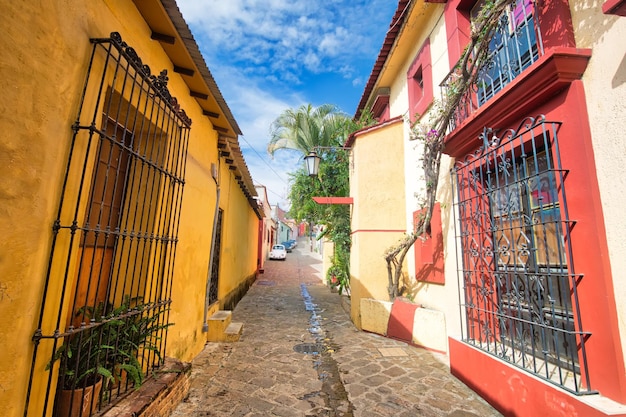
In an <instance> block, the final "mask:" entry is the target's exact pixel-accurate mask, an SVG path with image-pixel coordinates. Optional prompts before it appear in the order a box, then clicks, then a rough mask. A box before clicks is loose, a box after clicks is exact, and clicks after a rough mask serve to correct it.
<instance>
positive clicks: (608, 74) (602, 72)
mask: <svg viewBox="0 0 626 417" xmlns="http://www.w3.org/2000/svg"><path fill="white" fill-rule="evenodd" d="M602 4H603V2H601V1H596V2H592V3H588V2H582V1H571V2H570V10H571V12H572V21H573V24H574V30H575V33H576V46H577V47H579V48H593V53H592V56H591V60H590V61H589V65H588V66H587V70H586V71H585V74H584V75H583V83H584V85H585V96H586V98H587V111H588V113H589V125H590V127H591V134H592V140H593V152H594V158H595V161H596V169H597V175H598V185H599V187H600V198H601V202H602V210H603V214H604V224H605V225H606V239H607V244H608V249H609V256H610V260H611V275H612V277H613V289H614V292H615V304H616V306H617V316H618V319H619V327H620V335H621V345H622V346H626V256H624V254H625V253H626V234H624V230H626V217H624V214H623V213H624V207H626V193H624V189H626V177H625V176H624V175H621V172H622V170H623V168H624V166H626V139H625V138H624V120H625V119H626V58H625V57H624V47H623V45H624V39H625V38H626V18H624V17H620V16H613V15H605V14H603V13H602ZM616 173H620V174H619V175H616ZM622 350H623V352H624V355H625V359H626V349H622Z"/></svg>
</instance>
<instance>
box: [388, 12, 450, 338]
mask: <svg viewBox="0 0 626 417" xmlns="http://www.w3.org/2000/svg"><path fill="white" fill-rule="evenodd" d="M442 13H443V8H440V10H438V11H435V12H434V13H433V14H432V15H431V17H430V20H429V21H428V22H427V23H426V24H424V25H422V26H421V27H422V28H423V31H422V32H420V34H419V36H418V37H417V38H416V39H414V40H412V49H411V50H410V52H409V53H408V55H407V60H406V61H405V62H404V65H403V66H401V67H399V68H400V69H399V71H398V73H397V76H396V78H395V80H394V82H393V84H392V87H391V98H390V105H391V112H390V113H391V117H395V116H398V115H406V113H407V109H408V107H409V99H408V97H409V94H408V86H407V78H406V74H407V72H408V70H409V67H410V65H411V64H412V62H413V59H414V57H415V56H416V55H417V53H418V52H419V50H420V49H421V47H422V45H423V43H424V42H425V40H426V39H427V38H429V39H430V52H431V65H432V69H433V71H432V74H433V79H432V83H433V85H432V87H433V92H434V100H435V102H440V99H441V97H440V93H439V92H440V88H439V84H440V83H441V81H442V80H443V79H444V78H445V77H446V75H447V74H448V72H449V70H450V65H449V61H448V53H447V37H446V28H445V23H444V19H443V18H440V17H441V16H442ZM404 42H406V41H404ZM406 43H408V42H406ZM435 111H436V109H435V108H434V107H431V108H430V109H429V111H428V113H426V115H424V117H423V118H422V120H423V123H426V124H427V123H428V120H429V117H430V115H431V114H433V113H434V112H435ZM419 145H420V143H419V142H417V141H409V124H408V123H405V124H404V154H405V171H404V172H405V176H406V178H407V180H406V188H405V194H406V213H405V217H406V224H407V232H410V231H412V230H413V212H414V211H415V210H417V209H418V208H419V207H420V199H419V197H417V196H423V195H424V192H425V183H424V180H423V178H424V174H423V169H422V167H421V158H422V152H421V147H420V146H419ZM451 164H452V161H451V159H450V158H449V157H448V156H447V155H443V157H442V164H441V170H440V176H439V187H438V191H437V201H438V202H440V203H441V207H442V223H443V224H442V227H443V233H444V241H445V242H446V244H445V245H444V259H445V271H446V284H445V285H435V284H419V285H417V289H418V290H417V292H416V293H415V294H413V295H414V300H415V301H416V302H417V303H420V304H422V305H423V306H424V307H427V308H430V309H434V310H437V311H441V312H443V313H444V314H445V317H446V319H445V326H446V332H447V333H448V335H458V334H460V322H459V319H458V316H459V306H458V276H457V273H456V271H457V264H456V256H455V251H454V248H455V246H454V245H455V242H454V225H453V223H452V212H451V207H452V187H451V184H450V175H449V171H450V168H451ZM406 271H407V275H408V277H409V279H410V280H412V281H413V282H415V281H414V280H415V255H414V251H413V250H410V251H409V253H408V254H407V268H406ZM442 323H443V321H442ZM442 325H443V324H442Z"/></svg>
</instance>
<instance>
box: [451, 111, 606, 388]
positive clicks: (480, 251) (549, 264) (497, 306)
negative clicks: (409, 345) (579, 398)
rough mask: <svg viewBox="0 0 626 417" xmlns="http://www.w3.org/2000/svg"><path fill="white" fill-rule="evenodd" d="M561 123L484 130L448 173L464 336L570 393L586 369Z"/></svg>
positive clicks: (583, 384)
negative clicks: (478, 142) (472, 149)
mask: <svg viewBox="0 0 626 417" xmlns="http://www.w3.org/2000/svg"><path fill="white" fill-rule="evenodd" d="M560 124H561V123H560V122H548V121H546V120H545V118H544V117H543V116H540V117H538V118H527V119H526V120H524V122H523V123H522V124H521V125H520V127H519V129H518V130H516V131H514V130H506V131H504V132H502V133H500V134H498V135H497V136H496V134H497V133H498V132H497V131H496V130H493V129H487V128H486V129H485V130H484V131H483V133H482V135H481V139H482V143H483V145H482V147H480V148H479V149H477V150H476V152H474V153H473V154H471V155H468V156H467V157H466V158H465V159H464V160H459V161H457V162H456V164H455V166H454V168H453V169H452V171H451V175H452V183H453V184H455V186H456V193H455V194H456V201H455V204H454V206H455V210H454V213H455V216H458V221H457V220H455V227H456V228H457V229H456V240H457V242H458V243H457V263H458V265H460V266H461V267H462V269H460V270H459V276H460V280H459V294H460V295H459V296H460V300H459V301H460V307H461V308H460V315H461V327H462V338H463V341H465V342H466V343H469V344H471V345H473V346H475V347H476V348H478V349H481V350H483V351H485V352H487V353H489V354H491V355H494V356H496V357H498V358H499V359H502V360H504V361H506V362H508V363H510V364H512V365H514V366H517V367H519V368H521V369H523V370H524V371H527V372H529V373H532V374H533V375H535V376H537V377H539V378H542V379H544V380H546V381H549V382H551V383H553V384H555V385H558V386H560V387H562V388H564V389H566V390H568V391H570V392H572V393H575V394H590V393H594V391H592V389H591V381H590V380H589V376H588V375H589V373H588V372H587V359H586V351H585V343H586V341H587V339H588V338H589V337H590V336H591V334H590V333H588V332H585V331H583V328H582V320H581V317H580V316H579V314H578V311H579V309H578V295H577V288H578V284H579V283H580V281H581V280H582V279H583V276H582V275H581V274H578V273H576V272H575V271H574V268H573V265H574V263H573V262H572V261H573V259H572V251H571V243H570V230H571V227H572V225H573V222H572V221H571V220H570V219H569V215H568V209H567V199H566V193H565V191H566V176H567V170H566V169H564V168H563V167H562V166H561V158H560V153H559V143H558V134H557V133H558V130H559V126H560Z"/></svg>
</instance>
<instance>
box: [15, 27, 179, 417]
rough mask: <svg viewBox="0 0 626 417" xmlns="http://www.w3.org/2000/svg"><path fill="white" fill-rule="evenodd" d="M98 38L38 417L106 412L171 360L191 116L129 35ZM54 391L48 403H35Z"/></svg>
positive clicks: (67, 180)
mask: <svg viewBox="0 0 626 417" xmlns="http://www.w3.org/2000/svg"><path fill="white" fill-rule="evenodd" d="M91 43H92V44H93V51H92V54H91V58H90V62H89V67H88V68H89V70H88V74H87V79H86V81H85V84H84V89H83V93H82V97H81V100H80V108H79V110H78V116H77V118H76V121H75V122H74V124H73V125H72V126H71V131H72V132H73V134H72V137H71V142H70V148H69V152H68V161H67V166H66V171H65V177H64V179H63V184H62V189H61V194H60V202H59V207H58V212H57V218H56V220H55V222H54V225H53V228H52V231H53V238H52V242H51V251H50V258H49V263H48V270H47V279H46V287H45V288H44V292H43V300H42V305H41V310H40V316H39V324H38V329H37V330H36V331H35V334H34V336H33V341H34V343H35V349H34V354H33V365H32V368H31V377H30V383H29V390H28V392H29V394H28V398H27V400H26V413H25V414H26V415H28V414H29V413H28V410H29V408H31V407H32V408H33V409H43V415H47V413H48V410H49V409H50V408H51V407H54V408H53V409H54V415H55V416H58V417H68V416H71V415H74V414H73V413H74V412H75V411H73V409H76V408H78V409H80V410H82V414H80V415H81V416H87V415H92V414H94V413H97V412H98V411H99V410H102V409H105V408H107V407H108V406H109V405H110V404H112V403H114V402H115V401H116V400H117V399H118V398H120V397H121V396H123V394H124V393H126V392H127V391H129V390H130V389H133V388H136V387H137V386H138V385H140V384H141V383H142V382H143V379H144V378H146V377H147V376H148V375H149V374H150V372H152V371H153V370H154V369H155V368H158V367H159V366H161V365H162V364H163V363H164V359H165V353H166V342H167V329H168V327H169V326H170V323H169V306H170V303H171V289H172V278H173V268H174V260H175V255H176V245H177V241H178V238H177V236H178V227H179V216H180V211H181V204H182V197H183V187H184V182H185V181H184V179H185V164H186V155H187V144H188V138H189V129H190V126H191V120H190V119H189V118H188V117H187V115H186V114H185V112H184V111H183V110H181V109H180V107H179V105H178V103H177V101H176V99H175V98H174V97H172V96H171V94H170V93H169V90H168V88H167V82H168V78H167V72H166V71H165V70H164V71H162V72H161V73H160V74H159V75H152V74H151V72H150V68H149V67H148V66H147V65H145V64H143V63H142V61H141V59H140V58H139V56H138V54H137V53H136V51H135V50H134V49H133V48H131V47H129V46H128V45H127V44H126V43H125V42H124V41H123V40H122V38H121V36H120V35H119V34H118V33H112V34H111V36H110V37H109V38H103V39H91ZM38 355H39V356H38ZM42 361H43V363H45V367H44V366H42V365H41V363H42ZM42 369H45V370H46V371H48V376H47V377H42V375H40V374H37V372H38V371H40V370H42ZM42 380H45V381H46V382H45V383H42V382H41V381H42ZM55 387H56V392H54V389H55ZM42 391H44V392H46V395H45V400H44V404H38V405H37V406H32V405H31V404H29V398H30V393H31V392H42ZM66 391H67V392H69V394H67V395H68V398H67V402H68V403H67V404H65V402H64V400H63V392H66ZM81 391H85V392H91V394H89V395H82V394H80V392H81Z"/></svg>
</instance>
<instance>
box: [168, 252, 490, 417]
mask: <svg viewBox="0 0 626 417" xmlns="http://www.w3.org/2000/svg"><path fill="white" fill-rule="evenodd" d="M303 243H304V241H301V243H300V244H299V245H298V247H296V248H295V249H294V250H293V252H292V253H290V254H289V255H288V257H287V260H286V261H268V262H267V263H266V265H265V273H264V274H263V275H260V276H259V279H258V280H257V281H256V283H255V284H254V285H253V286H252V287H251V288H250V290H249V292H248V293H247V295H246V296H245V297H244V298H243V299H242V300H241V301H240V303H239V304H238V305H237V307H236V309H235V310H234V312H233V320H234V321H237V322H242V323H244V330H243V334H242V336H241V339H240V340H239V341H238V342H236V343H209V344H207V345H206V347H205V349H204V350H203V352H202V353H201V354H200V355H198V357H197V358H196V359H195V360H194V361H193V368H192V379H191V389H190V392H189V396H188V398H187V399H186V400H185V401H184V402H183V403H181V404H180V405H179V406H178V407H177V408H176V410H175V411H174V413H173V414H172V416H173V417H182V416H241V417H244V416H250V417H252V416H285V417H287V416H289V417H291V416H346V417H347V416H367V417H378V416H405V417H408V416H424V417H431V416H432V417H435V416H457V417H460V416H480V417H486V416H499V415H500V414H499V413H498V412H497V411H495V410H494V409H493V408H492V407H490V406H489V405H488V404H487V403H486V402H485V401H484V400H483V399H481V398H480V397H479V396H478V395H477V394H476V393H474V392H473V391H472V390H470V389H469V388H468V387H467V386H465V385H464V384H463V383H461V382H460V381H458V380H457V379H456V378H455V377H453V376H452V375H451V374H450V373H449V370H448V365H447V358H446V356H445V355H442V354H437V353H432V352H429V351H426V350H423V349H420V348H416V347H413V346H410V345H407V344H405V343H403V342H399V341H395V340H392V339H387V338H385V337H381V336H378V335H374V334H370V333H366V332H360V331H358V330H357V329H356V328H355V327H354V325H353V324H352V322H351V321H350V317H349V315H348V314H347V313H346V311H345V310H344V308H343V307H342V305H341V298H340V296H339V295H338V294H336V293H332V292H331V291H330V290H329V289H328V287H326V286H324V285H323V282H322V279H321V272H320V271H321V258H320V257H319V255H318V254H317V253H314V252H311V251H310V248H309V246H308V245H306V244H303Z"/></svg>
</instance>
